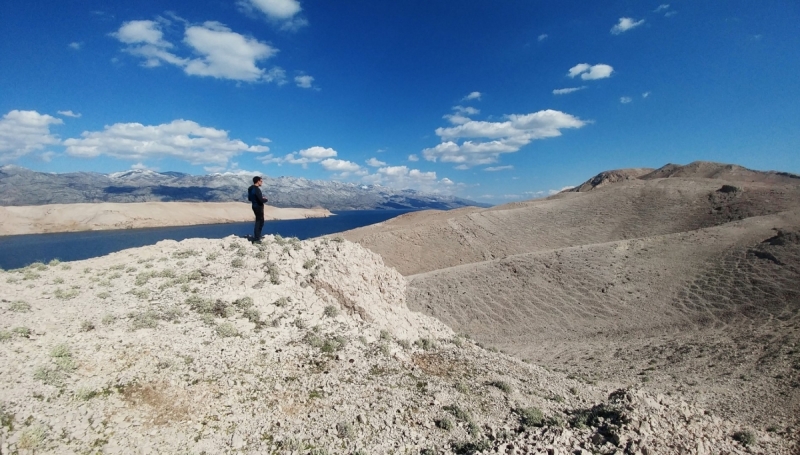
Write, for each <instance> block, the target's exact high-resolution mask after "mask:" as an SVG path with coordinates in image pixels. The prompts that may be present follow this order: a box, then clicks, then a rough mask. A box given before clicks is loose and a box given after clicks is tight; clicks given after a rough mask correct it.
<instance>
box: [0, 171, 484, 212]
mask: <svg viewBox="0 0 800 455" xmlns="http://www.w3.org/2000/svg"><path fill="white" fill-rule="evenodd" d="M251 179H252V176H250V175H249V174H248V175H242V174H230V173H226V174H212V175H189V174H183V173H180V172H154V171H149V170H131V171H125V172H115V173H112V174H99V173H95V172H73V173H65V174H55V173H45V172H36V171H31V170H29V169H25V168H21V167H18V166H11V165H8V166H3V167H0V205H6V206H9V205H42V204H68V203H79V202H147V201H203V202H226V201H245V200H246V199H247V194H246V193H247V187H248V186H250V184H251V183H252V180H251ZM261 189H262V191H263V192H264V194H265V195H266V196H267V197H268V198H269V203H270V205H274V206H276V207H305V208H310V207H318V206H321V207H325V208H326V209H328V210H366V209H441V210H447V209H453V208H458V207H466V206H479V207H487V205H486V204H480V203H478V202H475V201H470V200H468V199H462V198H457V197H454V196H445V195H440V194H432V193H423V192H419V191H415V190H396V189H392V188H388V187H384V186H380V185H358V184H353V183H340V182H333V181H324V180H308V179H303V178H295V177H277V178H271V177H264V185H263V186H262V188H261Z"/></svg>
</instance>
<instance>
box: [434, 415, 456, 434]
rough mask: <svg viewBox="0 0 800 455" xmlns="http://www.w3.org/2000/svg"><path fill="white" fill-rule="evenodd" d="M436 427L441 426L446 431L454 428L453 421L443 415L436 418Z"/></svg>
mask: <svg viewBox="0 0 800 455" xmlns="http://www.w3.org/2000/svg"><path fill="white" fill-rule="evenodd" d="M435 423H436V427H437V428H441V429H442V430H445V431H450V430H452V429H453V421H452V420H450V419H449V418H447V417H442V418H441V419H437V420H436V422H435Z"/></svg>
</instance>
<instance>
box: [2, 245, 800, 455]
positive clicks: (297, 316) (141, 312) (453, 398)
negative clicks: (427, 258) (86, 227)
mask: <svg viewBox="0 0 800 455" xmlns="http://www.w3.org/2000/svg"><path fill="white" fill-rule="evenodd" d="M0 291H1V292H2V294H3V296H4V298H3V299H2V301H1V302H0V315H2V317H1V318H0V452H2V453H4V454H5V453H20V454H22V453H56V454H61V453H64V454H66V453H119V454H128V453H143V454H147V453H182V452H190V453H253V454H256V453H259V454H260V453H281V454H283V453H285V454H347V455H350V454H396V453H422V454H433V453H436V454H474V453H509V452H510V453H553V454H561V455H566V454H568V453H569V454H574V453H580V454H589V453H603V454H611V453H620V452H624V453H659V454H666V453H676V454H677V453H688V452H697V453H720V452H722V453H730V454H746V453H760V454H790V453H791V451H792V442H791V440H792V438H793V434H792V433H791V432H787V431H785V430H783V429H781V430H779V431H775V432H769V431H765V430H764V429H761V428H757V427H753V426H752V425H749V424H742V423H741V422H738V421H735V420H731V419H722V418H720V417H719V416H716V415H712V414H709V413H707V412H704V411H703V410H702V409H699V408H697V407H696V406H694V405H692V404H689V403H686V402H684V401H682V400H681V399H680V398H679V397H669V396H664V395H653V394H650V393H648V392H646V391H643V390H641V388H640V387H631V388H624V389H615V388H612V389H609V388H607V387H605V386H595V385H590V384H586V383H585V381H583V380H582V379H580V378H576V377H566V375H564V374H563V373H559V372H553V371H548V370H547V369H544V368H542V367H540V366H537V365H531V364H528V363H524V362H522V361H520V360H519V359H515V358H513V357H509V356H507V355H504V354H501V353H498V352H493V351H491V350H486V349H483V348H482V347H480V346H479V345H477V344H475V343H474V342H473V341H471V340H469V339H467V338H464V337H461V336H457V335H455V334H454V333H453V332H452V331H451V330H450V329H448V328H447V327H446V326H445V325H444V324H442V323H441V322H439V321H437V320H435V319H433V318H430V317H427V316H425V315H422V314H420V313H415V312H413V311H410V310H409V309H408V308H407V307H406V304H405V279H404V278H403V277H402V276H401V275H400V274H399V273H397V272H396V271H395V270H393V269H391V268H388V267H386V266H385V265H384V264H383V262H382V260H381V258H380V257H379V256H377V255H376V254H374V253H372V252H369V251H368V250H366V249H364V248H362V247H360V246H358V245H356V244H353V243H350V242H347V241H344V240H341V239H332V240H327V239H315V240H309V241H304V242H299V241H296V239H288V240H287V239H281V238H279V237H273V236H267V238H266V241H265V242H264V243H263V244H261V245H252V244H250V243H248V242H246V241H244V240H242V239H238V238H235V237H229V238H227V239H222V240H203V239H190V240H185V241H183V242H180V243H177V242H174V241H164V242H160V243H159V244H157V245H154V246H151V247H143V248H137V249H131V250H126V251H121V252H119V253H114V254H111V255H109V256H106V257H102V258H95V259H90V260H86V261H78V262H72V263H57V262H55V261H54V262H53V263H51V264H34V265H31V266H29V267H27V268H25V269H20V270H13V271H7V272H0Z"/></svg>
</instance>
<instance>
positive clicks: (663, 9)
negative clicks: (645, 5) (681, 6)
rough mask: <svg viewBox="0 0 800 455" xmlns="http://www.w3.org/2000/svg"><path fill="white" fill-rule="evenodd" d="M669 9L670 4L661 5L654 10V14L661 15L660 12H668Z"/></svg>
mask: <svg viewBox="0 0 800 455" xmlns="http://www.w3.org/2000/svg"><path fill="white" fill-rule="evenodd" d="M668 9H669V3H662V4H661V5H658V8H656V9H654V10H653V12H654V13H660V12H662V11H666V10H668Z"/></svg>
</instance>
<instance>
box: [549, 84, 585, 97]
mask: <svg viewBox="0 0 800 455" xmlns="http://www.w3.org/2000/svg"><path fill="white" fill-rule="evenodd" d="M585 88H586V86H585V85H584V86H581V87H569V88H557V89H555V90H553V95H566V94H567V93H572V92H577V91H578V90H583V89H585Z"/></svg>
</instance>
